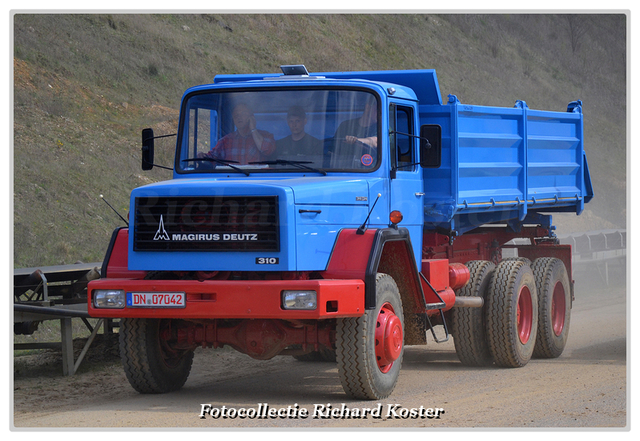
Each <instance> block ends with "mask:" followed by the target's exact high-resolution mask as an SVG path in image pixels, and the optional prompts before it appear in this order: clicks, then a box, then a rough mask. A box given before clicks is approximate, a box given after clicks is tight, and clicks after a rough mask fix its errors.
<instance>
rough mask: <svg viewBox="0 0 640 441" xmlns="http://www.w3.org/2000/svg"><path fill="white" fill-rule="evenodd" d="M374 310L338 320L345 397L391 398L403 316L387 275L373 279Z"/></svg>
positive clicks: (400, 353)
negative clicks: (374, 292) (374, 280)
mask: <svg viewBox="0 0 640 441" xmlns="http://www.w3.org/2000/svg"><path fill="white" fill-rule="evenodd" d="M376 299H377V300H376V307H375V309H372V310H367V311H366V312H365V314H364V315H362V316H361V317H357V318H345V319H340V320H338V326H337V329H336V331H337V335H336V337H337V340H336V356H337V361H338V373H339V375H340V381H341V383H342V387H343V388H344V390H345V392H346V393H347V395H349V396H351V397H353V398H357V399H365V400H379V399H382V398H385V397H387V396H389V394H391V392H392V391H393V389H394V388H395V385H396V383H397V381H398V376H399V375H400V368H401V365H402V356H403V353H404V335H403V332H404V331H403V329H404V316H403V312H402V301H401V299H400V293H399V291H398V286H397V285H396V283H395V281H394V280H393V278H392V277H391V276H389V275H387V274H382V273H378V275H377V277H376Z"/></svg>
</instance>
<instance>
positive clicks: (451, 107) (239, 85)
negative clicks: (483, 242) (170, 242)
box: [129, 70, 593, 271]
mask: <svg viewBox="0 0 640 441" xmlns="http://www.w3.org/2000/svg"><path fill="white" fill-rule="evenodd" d="M292 85H297V86H299V87H326V88H336V87H345V86H346V87H353V88H358V89H361V90H366V91H368V92H370V93H373V94H375V95H376V96H377V97H378V99H379V104H380V109H381V110H380V117H381V121H380V124H381V127H382V130H381V132H380V136H381V140H380V143H381V144H380V145H381V146H382V148H381V150H380V151H381V153H382V157H381V159H380V162H379V166H378V167H377V168H375V169H373V170H371V171H370V172H367V173H349V172H336V173H328V175H325V176H323V175H320V174H314V173H310V172H305V171H300V172H298V173H291V172H289V173H271V174H269V173H255V174H251V175H250V176H244V175H242V174H230V175H224V174H217V175H213V174H202V175H197V176H194V175H193V174H192V175H185V174H180V173H178V172H177V171H174V179H173V180H171V181H166V182H163V183H158V184H152V185H148V186H145V187H141V188H138V189H136V190H134V191H133V192H132V197H131V213H135V212H136V205H135V204H136V202H135V201H136V198H137V197H158V196H169V195H171V196H193V197H197V196H223V195H234V196H237V195H252V196H260V195H265V196H277V201H278V226H279V241H280V244H279V249H278V250H275V251H269V252H248V251H221V252H217V251H209V252H206V253H205V252H190V251H173V252H170V253H167V252H162V251H136V250H135V249H134V246H133V241H134V238H135V235H136V232H135V227H132V229H133V234H130V236H129V237H130V249H129V268H130V269H132V270H178V271H180V270H184V271H186V270H218V271H234V270H241V271H246V270H256V269H257V268H256V259H257V258H258V257H259V258H275V259H277V263H275V264H272V265H269V266H268V267H267V268H264V267H261V268H260V270H268V271H322V270H324V269H325V268H326V267H327V264H328V261H329V259H330V255H331V252H332V248H333V246H334V243H335V241H336V239H337V236H338V234H339V232H340V231H341V230H342V229H345V228H357V227H358V226H359V225H361V224H362V223H363V222H364V221H365V219H366V218H367V216H368V215H370V216H369V221H368V222H367V226H368V227H369V228H386V227H388V225H389V220H388V219H389V217H388V216H389V212H390V211H391V210H394V209H400V210H401V211H402V212H403V215H404V220H403V222H402V224H401V226H403V227H406V228H407V229H408V230H409V231H410V233H411V242H412V245H413V250H414V252H415V257H416V259H415V260H416V262H420V260H421V249H422V234H423V232H424V231H425V230H434V229H438V230H439V231H445V232H449V233H451V234H452V235H460V234H464V233H465V232H468V231H470V230H472V229H474V228H476V227H478V226H480V225H485V224H492V223H503V224H504V223H509V224H511V225H512V226H513V227H514V228H518V225H522V224H523V223H540V215H543V214H548V213H554V212H575V213H577V214H579V213H580V212H582V210H583V209H584V204H585V203H586V202H588V201H589V200H590V199H591V197H592V196H593V189H592V185H591V179H590V176H589V169H588V165H587V160H586V156H585V153H584V141H583V140H584V138H583V115H582V103H581V102H580V101H576V102H572V103H570V104H569V106H568V108H567V111H566V112H551V111H539V110H533V109H529V108H528V106H527V105H526V103H525V102H524V101H517V102H516V104H515V106H514V107H513V108H498V107H487V106H475V105H467V104H462V103H460V101H459V100H458V98H457V97H455V96H453V95H450V96H449V98H448V101H447V102H446V103H443V101H442V98H441V95H440V90H439V86H438V81H437V77H436V73H435V71H434V70H408V71H375V72H320V73H313V74H311V75H310V76H309V77H308V78H300V77H297V78H287V76H283V75H279V74H250V75H219V76H216V77H215V80H214V84H212V85H206V86H198V87H196V88H192V89H190V90H188V91H187V92H186V93H185V97H187V96H188V95H189V94H193V93H198V92H201V91H206V90H225V89H233V90H236V91H243V90H246V91H251V90H266V89H278V88H284V87H291V86H292ZM395 102H400V103H405V105H407V106H414V108H415V110H416V112H415V120H414V121H412V123H413V124H415V128H416V131H419V127H420V125H423V124H437V125H439V126H440V127H441V133H442V137H441V142H442V151H441V158H442V159H441V165H440V166H439V167H437V168H421V167H414V168H413V169H410V168H406V169H398V170H399V171H398V173H397V176H391V174H390V170H391V169H392V161H391V159H390V157H389V156H390V155H389V132H388V131H387V130H386V128H388V127H389V116H388V109H389V106H390V104H391V103H395ZM282 121H284V119H282ZM269 124H270V126H269V128H270V130H272V131H273V132H274V133H276V134H278V133H283V134H284V133H286V129H287V128H286V125H284V123H281V125H280V126H279V127H278V126H277V125H276V122H275V121H271V120H270V121H269ZM259 128H260V127H259ZM325 130H326V133H322V134H321V135H322V136H324V137H325V138H329V137H330V136H332V135H333V132H334V131H335V126H331V127H330V126H327V127H326V128H325ZM415 150H416V152H418V142H417V141H416V143H415ZM378 194H380V195H381V196H380V197H379V198H378V196H377V195H378ZM417 195H420V196H421V197H417ZM377 199H379V200H378V202H377V203H376V205H375V207H374V203H375V201H376V200H377ZM271 261H272V262H276V260H271Z"/></svg>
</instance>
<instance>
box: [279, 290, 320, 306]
mask: <svg viewBox="0 0 640 441" xmlns="http://www.w3.org/2000/svg"><path fill="white" fill-rule="evenodd" d="M317 303H318V302H317V294H316V292H315V291H282V306H283V308H284V309H316V307H317Z"/></svg>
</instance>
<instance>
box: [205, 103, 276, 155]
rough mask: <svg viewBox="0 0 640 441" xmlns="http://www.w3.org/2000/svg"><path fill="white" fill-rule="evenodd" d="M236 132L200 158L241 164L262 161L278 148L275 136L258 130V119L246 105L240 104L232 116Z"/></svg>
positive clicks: (224, 138) (221, 140)
mask: <svg viewBox="0 0 640 441" xmlns="http://www.w3.org/2000/svg"><path fill="white" fill-rule="evenodd" d="M231 116H232V118H233V123H234V124H235V126H236V130H235V131H233V132H231V133H229V134H228V135H225V136H224V137H222V138H221V139H220V140H219V141H218V142H217V143H216V145H215V146H213V148H212V149H211V150H210V151H209V152H207V153H202V152H200V153H198V157H199V158H203V157H210V158H212V157H214V158H218V159H225V160H227V161H236V162H237V163H239V164H248V163H249V162H257V161H262V160H263V159H265V158H267V157H268V156H269V155H270V154H271V153H273V151H274V150H275V148H276V142H275V140H274V138H273V134H271V133H269V132H266V131H264V130H258V129H257V128H256V118H255V116H254V115H253V112H252V111H251V109H250V108H249V106H247V105H246V104H243V103H240V104H238V105H236V106H235V107H234V108H233V112H232V114H231Z"/></svg>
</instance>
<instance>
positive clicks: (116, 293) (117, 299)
mask: <svg viewBox="0 0 640 441" xmlns="http://www.w3.org/2000/svg"><path fill="white" fill-rule="evenodd" d="M125 304H126V301H125V295H124V291H123V290H121V289H96V290H95V291H93V305H94V306H95V307H96V308H113V309H122V308H124V306H125Z"/></svg>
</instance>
